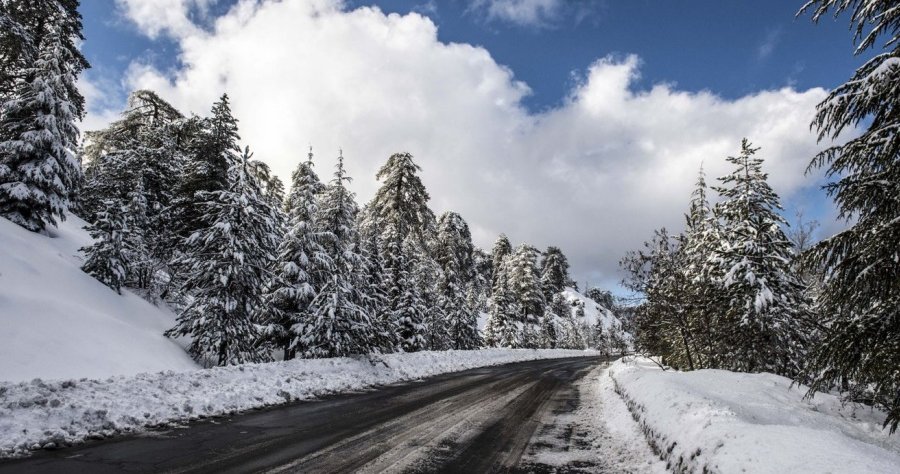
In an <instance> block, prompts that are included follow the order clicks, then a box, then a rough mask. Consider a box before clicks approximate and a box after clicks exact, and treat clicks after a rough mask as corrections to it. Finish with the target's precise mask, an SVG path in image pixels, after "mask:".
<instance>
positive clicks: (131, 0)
mask: <svg viewBox="0 0 900 474" xmlns="http://www.w3.org/2000/svg"><path fill="white" fill-rule="evenodd" d="M216 1H217V0H116V4H117V6H118V7H119V8H120V9H122V10H123V13H124V14H125V16H126V17H127V18H129V19H130V20H131V21H133V22H134V24H135V25H137V27H138V28H140V30H141V31H142V32H144V33H145V34H146V35H147V36H149V37H151V38H156V37H158V36H159V35H160V34H163V33H168V34H170V35H172V36H175V37H177V38H184V37H188V36H191V35H196V34H198V33H200V32H201V29H200V28H198V27H197V25H196V24H195V23H194V22H193V21H192V20H191V15H192V14H194V15H198V16H200V17H204V16H205V15H206V13H207V12H208V9H209V6H210V5H212V4H213V3H215V2H216Z"/></svg>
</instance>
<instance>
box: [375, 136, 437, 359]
mask: <svg viewBox="0 0 900 474" xmlns="http://www.w3.org/2000/svg"><path fill="white" fill-rule="evenodd" d="M420 169H421V168H420V167H419V166H418V165H417V164H415V163H414V162H413V159H412V155H410V154H409V153H396V154H394V155H391V157H390V158H388V161H387V163H385V165H384V166H382V167H381V169H380V170H379V171H378V174H377V175H376V177H377V178H378V180H380V181H382V185H381V187H380V188H379V189H378V191H377V192H376V193H375V197H374V198H373V199H372V202H371V203H370V205H369V212H368V214H369V216H368V217H369V218H370V219H371V220H372V221H377V222H378V225H379V226H380V228H381V231H380V238H381V245H382V248H381V255H382V258H383V259H384V264H385V272H384V275H385V280H386V281H387V286H388V306H389V308H390V312H391V315H392V319H394V321H396V324H397V325H398V327H399V330H400V337H401V339H402V341H403V342H402V347H403V350H404V351H407V352H413V351H418V350H421V349H424V348H425V347H426V346H427V341H426V339H425V332H426V330H427V325H426V324H425V323H426V321H425V319H426V313H425V306H424V304H425V302H424V298H423V295H422V289H423V288H422V287H423V286H425V284H427V281H426V278H425V277H426V276H427V275H426V274H424V273H423V274H417V272H416V271H417V270H422V269H424V268H428V264H429V263H430V262H428V261H427V260H425V259H430V258H431V255H430V252H429V250H430V249H429V248H428V247H427V242H429V241H430V240H433V238H432V235H433V233H434V213H432V212H431V210H430V209H429V208H428V200H429V196H428V192H427V191H426V190H425V185H424V184H422V181H421V179H420V178H419V176H418V175H417V173H418V171H420ZM366 227H370V228H371V226H366ZM417 263H418V264H419V267H418V268H417ZM420 276H421V277H422V278H421V279H420V278H419V277H420Z"/></svg>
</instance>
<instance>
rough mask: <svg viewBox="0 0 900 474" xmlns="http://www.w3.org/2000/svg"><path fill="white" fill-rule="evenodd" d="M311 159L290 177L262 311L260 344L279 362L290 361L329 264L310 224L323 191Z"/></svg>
mask: <svg viewBox="0 0 900 474" xmlns="http://www.w3.org/2000/svg"><path fill="white" fill-rule="evenodd" d="M312 159H313V154H312V150H311V149H310V151H309V154H308V155H307V160H306V161H305V162H302V163H300V164H299V165H298V166H297V169H296V170H294V172H293V173H292V174H291V181H292V184H291V191H290V194H289V195H288V197H287V203H286V206H285V207H286V208H287V219H288V220H287V233H286V235H285V236H284V238H283V239H281V243H280V245H279V246H278V251H277V260H276V263H275V271H274V275H273V278H272V281H271V283H270V285H269V290H268V292H267V294H266V303H265V307H264V308H263V312H264V313H265V316H264V319H265V320H266V324H265V328H266V329H265V339H266V340H267V341H268V343H270V344H272V345H274V346H275V347H278V348H280V349H281V350H282V352H283V354H284V356H283V357H284V360H290V359H293V358H294V357H295V356H296V354H297V350H298V343H299V342H300V336H301V335H302V334H303V327H304V324H306V323H307V322H309V321H310V319H311V313H312V309H313V308H312V307H311V305H312V302H313V300H314V299H315V297H316V293H317V292H318V290H319V289H320V288H321V287H322V285H323V284H324V283H325V282H326V280H327V276H328V275H329V274H330V273H331V272H332V268H331V265H332V262H331V259H330V258H328V257H327V255H325V253H324V252H325V251H324V248H323V247H322V239H323V235H322V232H321V231H320V230H319V229H318V227H317V226H316V224H315V220H314V219H315V217H316V215H317V214H318V203H317V202H318V201H317V199H318V196H319V194H320V193H321V192H322V191H323V190H324V185H323V184H322V183H321V182H320V181H319V177H318V176H317V175H316V173H315V171H313V161H312ZM300 351H301V352H303V348H300Z"/></svg>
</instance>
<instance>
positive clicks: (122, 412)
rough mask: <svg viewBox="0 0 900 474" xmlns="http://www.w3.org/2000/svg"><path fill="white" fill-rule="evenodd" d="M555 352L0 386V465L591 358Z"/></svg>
mask: <svg viewBox="0 0 900 474" xmlns="http://www.w3.org/2000/svg"><path fill="white" fill-rule="evenodd" d="M596 355H597V353H596V352H590V351H567V350H551V349H539V350H530V349H483V350H474V351H442V352H416V353H410V354H388V355H382V356H379V357H378V358H377V359H372V360H371V361H370V360H369V359H367V358H359V359H356V358H336V359H305V360H291V361H287V362H271V363H265V364H245V365H240V366H232V367H222V368H213V369H207V370H192V371H187V372H171V371H169V372H161V373H155V374H139V375H136V376H127V377H126V376H119V377H111V378H109V379H106V380H88V379H80V380H67V381H63V380H57V381H42V380H33V381H30V382H21V383H10V382H0V457H9V456H15V455H22V454H25V453H26V452H27V451H28V450H31V449H39V448H42V447H55V446H61V445H68V444H73V443H78V442H80V441H83V440H85V439H90V438H102V437H106V436H111V435H114V434H118V433H127V432H135V431H141V430H142V429H145V428H147V427H153V426H159V425H165V424H170V423H176V422H183V421H188V420H194V419H198V418H204V417H209V416H217V415H224V414H230V413H234V412H238V411H242V410H249V409H254V408H261V407H265V406H270V405H277V404H283V403H287V402H291V401H295V400H307V399H311V398H315V397H318V396H322V395H327V394H332V393H340V392H347V391H353V390H360V389H365V388H370V387H373V386H377V385H385V384H390V383H396V382H402V381H409V380H415V379H419V378H423V377H428V376H432V375H437V374H443V373H448V372H456V371H460V370H466V369H471V368H476V367H484V366H490V365H500V364H506V363H510V362H520V361H527V360H535V359H552V358H562V357H577V356H596Z"/></svg>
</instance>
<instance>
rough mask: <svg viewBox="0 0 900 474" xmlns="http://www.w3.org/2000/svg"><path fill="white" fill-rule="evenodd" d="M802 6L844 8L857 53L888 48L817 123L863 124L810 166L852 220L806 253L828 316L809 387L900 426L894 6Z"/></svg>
mask: <svg viewBox="0 0 900 474" xmlns="http://www.w3.org/2000/svg"><path fill="white" fill-rule="evenodd" d="M806 9H809V10H812V12H813V20H815V21H818V19H819V18H821V17H823V16H824V15H826V14H827V13H829V12H833V13H834V14H835V15H839V14H841V13H843V12H845V11H846V12H850V13H851V15H852V16H851V17H850V21H851V25H852V28H853V30H854V31H855V34H854V41H855V42H856V43H857V49H856V52H857V54H859V53H862V52H864V51H866V50H868V49H870V48H874V47H875V44H876V42H877V41H878V38H879V37H882V36H883V35H884V36H886V41H885V43H884V46H883V48H884V49H885V51H883V52H882V53H881V54H877V55H875V56H874V57H873V58H872V59H870V60H868V61H867V62H866V63H865V64H864V65H863V66H862V67H860V68H859V69H857V71H856V73H855V74H854V75H853V77H852V78H851V79H850V80H849V81H847V82H846V83H844V84H842V85H840V86H838V87H836V88H835V89H834V90H832V91H831V93H830V94H829V96H828V97H827V98H826V99H825V100H824V101H822V103H820V104H819V105H818V110H817V113H816V118H815V121H814V125H815V127H816V128H817V129H818V131H819V138H820V139H826V138H830V137H837V136H839V135H840V134H841V132H842V131H844V130H845V129H847V128H848V127H849V128H854V127H859V126H865V127H866V129H865V131H864V132H863V133H862V134H861V135H860V136H858V137H856V138H853V139H851V140H849V141H847V142H846V143H844V144H842V145H836V146H832V147H830V148H828V149H826V150H825V151H823V152H822V153H820V154H819V155H818V156H817V157H816V158H815V159H814V160H813V163H812V165H811V166H815V167H825V168H826V170H827V174H828V176H829V177H831V178H834V179H835V180H836V181H834V182H832V183H829V184H828V185H827V186H826V189H827V190H828V193H829V194H830V195H831V196H832V197H834V199H835V202H836V203H837V205H838V209H839V210H840V215H841V216H842V217H845V218H848V219H850V218H855V219H856V222H855V223H854V224H853V226H852V227H850V228H849V229H847V230H845V231H843V232H841V233H839V234H837V235H835V236H833V237H831V238H829V239H826V240H824V241H822V242H820V243H819V244H817V245H816V246H815V247H814V248H813V249H812V250H811V251H810V252H809V256H808V258H809V261H810V266H812V267H820V268H824V271H825V273H826V275H827V283H826V284H825V287H824V289H823V291H822V298H821V300H820V304H819V312H821V314H823V315H827V317H828V320H827V321H826V323H827V325H828V332H827V333H826V335H825V339H824V342H823V343H822V344H821V345H820V346H818V348H817V349H816V350H815V353H814V357H813V362H812V364H811V365H810V371H809V372H810V374H811V375H812V376H813V377H814V381H813V383H812V384H811V385H810V387H811V390H812V391H815V390H828V389H830V388H832V387H834V386H838V387H840V388H841V389H849V392H848V395H849V398H850V399H857V400H866V402H867V403H874V404H876V405H878V406H880V407H882V408H884V409H885V411H887V413H888V415H887V418H886V419H885V425H886V426H890V428H891V431H892V432H893V431H895V430H896V429H897V427H898V425H900V371H898V370H897V368H898V367H900V265H898V261H900V133H898V130H900V114H898V110H900V108H898V97H900V34H898V33H900V15H898V11H900V10H898V8H897V2H896V1H893V0H842V1H836V0H812V1H809V2H808V3H807V4H806V5H805V6H804V10H806ZM854 134H855V132H854ZM812 391H811V392H810V396H812Z"/></svg>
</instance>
